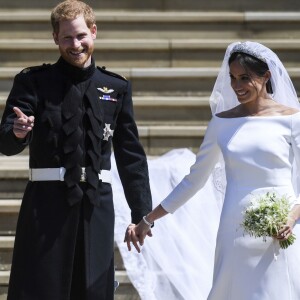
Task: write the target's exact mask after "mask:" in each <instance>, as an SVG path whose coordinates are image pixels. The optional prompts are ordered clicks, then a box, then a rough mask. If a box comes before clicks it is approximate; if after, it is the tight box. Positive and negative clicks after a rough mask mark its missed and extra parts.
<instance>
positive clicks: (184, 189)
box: [161, 112, 300, 300]
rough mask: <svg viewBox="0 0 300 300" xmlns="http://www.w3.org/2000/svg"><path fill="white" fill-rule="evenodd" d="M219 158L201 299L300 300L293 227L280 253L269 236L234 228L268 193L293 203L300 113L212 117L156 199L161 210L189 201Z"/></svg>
mask: <svg viewBox="0 0 300 300" xmlns="http://www.w3.org/2000/svg"><path fill="white" fill-rule="evenodd" d="M220 156H222V158H223V159H224V162H225V174H226V181H227V185H226V189H225V196H224V203H223V208H222V212H221V217H220V223H219V229H218V234H217V240H216V249H215V263H214V276H213V285H212V289H211V291H210V293H209V296H208V300H283V299H284V300H297V299H300V222H299V221H298V222H297V224H296V225H295V227H294V229H293V232H294V234H295V235H296V241H295V242H294V244H293V245H291V246H290V247H288V248H287V249H281V248H280V247H279V243H278V241H277V240H275V239H273V238H267V240H266V241H263V239H262V238H255V237H250V236H249V235H247V234H245V232H244V230H243V228H242V227H241V222H242V220H243V211H244V210H245V208H246V207H247V205H249V204H250V201H251V200H252V199H253V198H255V197H259V196H262V195H265V194H266V193H267V192H275V193H277V194H279V195H287V196H289V199H290V201H291V202H292V203H293V204H299V199H298V194H297V192H296V191H295V190H296V189H294V185H293V182H292V174H293V169H292V166H293V162H294V159H295V160H296V163H297V168H298V169H299V168H300V112H297V113H295V114H292V115H278V116H249V117H237V118H220V117H218V116H213V118H212V120H211V121H210V123H209V125H208V128H207V131H206V134H205V137H204V140H203V143H202V144H201V147H200V150H199V152H198V154H197V157H196V162H195V164H194V165H193V166H192V167H191V169H190V173H189V175H187V176H185V177H184V179H183V180H182V181H181V182H180V184H179V185H178V186H177V187H176V188H175V189H174V190H173V192H171V194H169V196H168V197H166V198H165V199H164V200H163V201H162V203H161V205H162V206H163V208H164V209H165V210H166V211H168V212H170V213H173V212H175V210H176V209H177V208H179V207H180V206H181V205H183V204H184V203H185V202H186V201H187V200H189V199H190V198H191V197H192V196H193V195H194V194H195V193H196V192H197V191H198V190H199V189H201V188H202V187H203V186H204V184H205V182H206V181H207V179H208V177H209V175H210V174H211V172H212V171H213V169H214V167H215V165H216V163H217V162H218V161H219V158H220ZM208 196H209V195H208ZM203 213H205V212H199V217H201V214H203ZM207 226H209V224H207ZM203 230H205V228H203ZM204 251H205V250H204ZM200 255H201V254H200ZM199 272H201V270H199Z"/></svg>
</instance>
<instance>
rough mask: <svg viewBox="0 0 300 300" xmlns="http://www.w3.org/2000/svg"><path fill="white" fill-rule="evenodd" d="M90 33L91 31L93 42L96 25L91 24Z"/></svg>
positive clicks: (95, 34) (95, 35)
mask: <svg viewBox="0 0 300 300" xmlns="http://www.w3.org/2000/svg"><path fill="white" fill-rule="evenodd" d="M90 31H91V34H92V38H93V40H95V39H96V37H97V25H96V24H93V25H92V27H91V28H90Z"/></svg>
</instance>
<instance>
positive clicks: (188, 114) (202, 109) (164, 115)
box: [0, 93, 211, 126]
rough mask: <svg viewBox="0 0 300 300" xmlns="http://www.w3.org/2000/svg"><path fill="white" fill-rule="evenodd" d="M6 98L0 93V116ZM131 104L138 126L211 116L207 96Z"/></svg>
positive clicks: (147, 99)
mask: <svg viewBox="0 0 300 300" xmlns="http://www.w3.org/2000/svg"><path fill="white" fill-rule="evenodd" d="M6 98H7V93H2V95H0V118H1V116H2V114H3V109H4V105H5V102H6ZM133 104H134V114H135V120H136V122H137V124H138V126H149V125H151V126H155V125H165V126H167V125H169V126H170V125H180V124H181V125H199V124H200V123H201V122H205V121H208V120H209V119H210V118H211V111H210V106H209V99H208V96H198V97H193V96H188V95H185V96H180V97H176V96H174V97H168V96H140V97H139V96H134V97H133Z"/></svg>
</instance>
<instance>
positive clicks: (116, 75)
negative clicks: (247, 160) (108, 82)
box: [97, 67, 127, 81]
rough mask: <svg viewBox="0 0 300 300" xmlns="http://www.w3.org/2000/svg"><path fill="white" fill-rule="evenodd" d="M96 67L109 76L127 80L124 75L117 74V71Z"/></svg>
mask: <svg viewBox="0 0 300 300" xmlns="http://www.w3.org/2000/svg"><path fill="white" fill-rule="evenodd" d="M97 69H98V70H100V71H101V72H103V73H105V74H107V75H110V76H113V77H116V78H119V79H122V80H125V81H127V79H126V77H124V76H122V75H119V74H117V73H114V72H111V71H107V70H106V68H105V67H97Z"/></svg>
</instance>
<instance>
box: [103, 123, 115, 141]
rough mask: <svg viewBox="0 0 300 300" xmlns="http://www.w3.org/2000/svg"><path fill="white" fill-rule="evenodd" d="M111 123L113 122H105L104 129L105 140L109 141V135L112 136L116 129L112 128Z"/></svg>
mask: <svg viewBox="0 0 300 300" xmlns="http://www.w3.org/2000/svg"><path fill="white" fill-rule="evenodd" d="M110 125H111V124H106V123H105V127H104V130H103V140H104V141H108V139H109V137H110V136H111V137H112V136H113V134H114V130H112V129H111V128H110Z"/></svg>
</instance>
